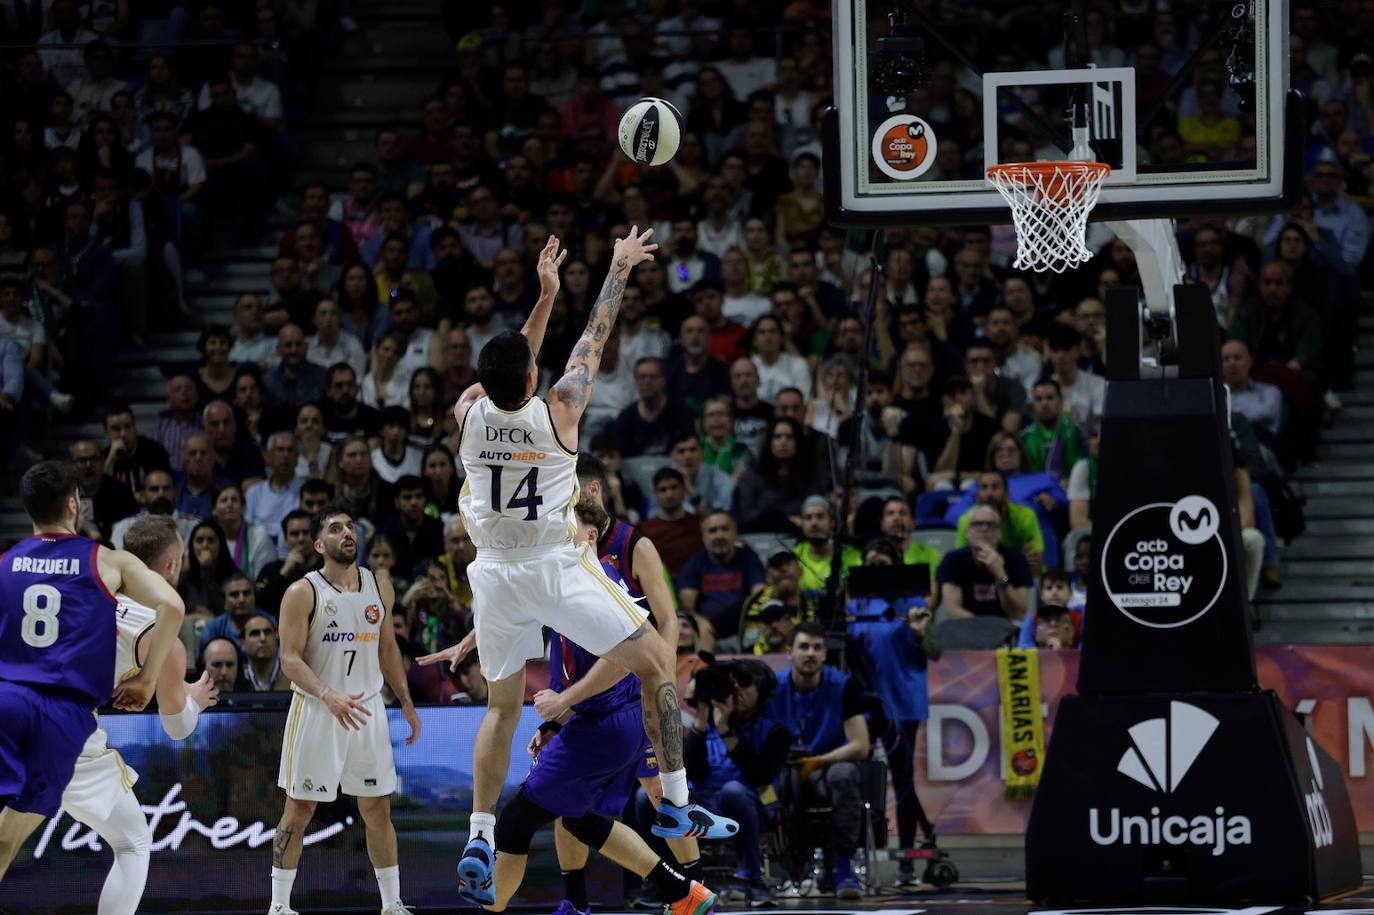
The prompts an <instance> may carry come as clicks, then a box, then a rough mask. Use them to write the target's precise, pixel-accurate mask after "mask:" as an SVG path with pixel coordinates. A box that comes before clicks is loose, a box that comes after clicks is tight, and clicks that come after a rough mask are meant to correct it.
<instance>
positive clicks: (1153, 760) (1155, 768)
mask: <svg viewBox="0 0 1374 915" xmlns="http://www.w3.org/2000/svg"><path fill="white" fill-rule="evenodd" d="M1218 723H1219V722H1218V721H1217V719H1216V718H1214V717H1212V716H1211V715H1209V714H1208V713H1207V712H1204V711H1203V710H1202V709H1200V708H1198V707H1197V706H1195V705H1189V704H1188V703H1186V702H1172V703H1170V704H1169V717H1168V718H1167V719H1165V718H1151V719H1149V720H1147V721H1142V722H1140V723H1139V724H1137V725H1134V726H1132V727H1131V728H1130V730H1129V731H1128V732H1127V733H1129V734H1130V735H1131V746H1130V748H1129V749H1127V750H1126V752H1125V753H1123V754H1122V755H1121V761H1120V762H1119V763H1117V764H1116V771H1118V772H1120V773H1121V774H1122V775H1124V776H1126V777H1127V778H1129V779H1132V780H1133V781H1137V782H1140V784H1142V785H1144V786H1145V787H1146V788H1149V789H1150V790H1151V791H1162V792H1164V793H1166V794H1173V793H1174V790H1175V789H1176V788H1178V786H1179V783H1180V782H1182V781H1183V776H1185V775H1187V774H1188V770H1189V769H1191V768H1192V767H1193V763H1195V762H1197V758H1198V755H1199V754H1201V753H1202V748H1203V747H1205V746H1207V742H1208V741H1209V740H1211V739H1212V735H1213V734H1214V733H1216V729H1217V724H1218Z"/></svg>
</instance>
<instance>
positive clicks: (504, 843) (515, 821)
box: [496, 789, 558, 855]
mask: <svg viewBox="0 0 1374 915" xmlns="http://www.w3.org/2000/svg"><path fill="white" fill-rule="evenodd" d="M556 819H558V815H557V814H554V813H550V812H549V811H547V810H545V809H544V808H543V807H540V806H539V805H538V804H536V803H534V801H531V800H530V799H529V798H527V797H525V792H524V789H521V791H520V793H519V794H517V795H516V796H515V800H513V801H511V802H510V803H509V804H507V805H506V806H505V807H504V808H503V809H502V810H501V815H500V816H498V817H497V818H496V850H497V851H499V852H505V853H506V854H508V855H528V854H529V853H530V840H531V839H533V838H534V834H535V833H536V832H538V831H539V830H541V829H543V828H544V827H545V826H547V825H549V824H550V823H552V822H553V821H554V820H556Z"/></svg>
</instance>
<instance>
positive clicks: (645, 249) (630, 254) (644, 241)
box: [611, 226, 658, 268]
mask: <svg viewBox="0 0 1374 915" xmlns="http://www.w3.org/2000/svg"><path fill="white" fill-rule="evenodd" d="M653 237H654V230H653V229H645V230H644V233H643V234H642V235H641V234H640V232H639V226H630V234H629V235H627V236H625V237H624V238H617V239H616V240H615V252H614V253H613V254H612V255H611V259H612V260H619V259H620V258H621V257H624V258H625V259H626V260H627V261H628V262H629V265H630V267H631V268H633V267H634V266H635V265H636V264H642V263H643V262H644V261H651V260H653V259H654V252H655V251H657V250H658V245H653V244H649V239H651V238H653Z"/></svg>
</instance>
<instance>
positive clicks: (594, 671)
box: [534, 658, 629, 721]
mask: <svg viewBox="0 0 1374 915" xmlns="http://www.w3.org/2000/svg"><path fill="white" fill-rule="evenodd" d="M627 674H629V671H628V670H626V669H625V668H623V667H621V666H620V665H619V664H617V663H615V662H614V661H608V660H606V659H605V658H597V659H596V662H595V663H594V664H592V666H591V667H589V668H587V673H586V675H585V676H584V677H583V678H582V679H581V680H578V681H577V682H576V683H572V684H569V685H568V686H567V687H566V688H565V689H563V690H562V691H561V692H560V691H555V690H552V689H541V690H540V691H539V692H537V693H535V694H534V710H535V711H536V712H538V713H539V717H540V718H542V719H544V720H545V721H558V720H560V719H561V718H563V717H564V716H566V715H567V714H568V712H570V711H572V707H573V706H574V705H577V703H579V702H581V701H583V700H584V699H590V698H591V697H592V696H596V695H599V694H601V693H604V692H605V691H606V690H608V689H610V688H611V687H612V686H615V685H616V684H617V683H619V682H620V681H621V680H623V679H625V676H626V675H627Z"/></svg>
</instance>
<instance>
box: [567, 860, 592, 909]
mask: <svg viewBox="0 0 1374 915" xmlns="http://www.w3.org/2000/svg"><path fill="white" fill-rule="evenodd" d="M561 873H562V874H563V895H564V896H566V897H567V899H568V901H569V902H571V903H572V904H573V907H574V908H575V909H577V911H579V912H585V911H587V869H586V868H585V867H579V868H577V869H576V870H570V871H562V872H561Z"/></svg>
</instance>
